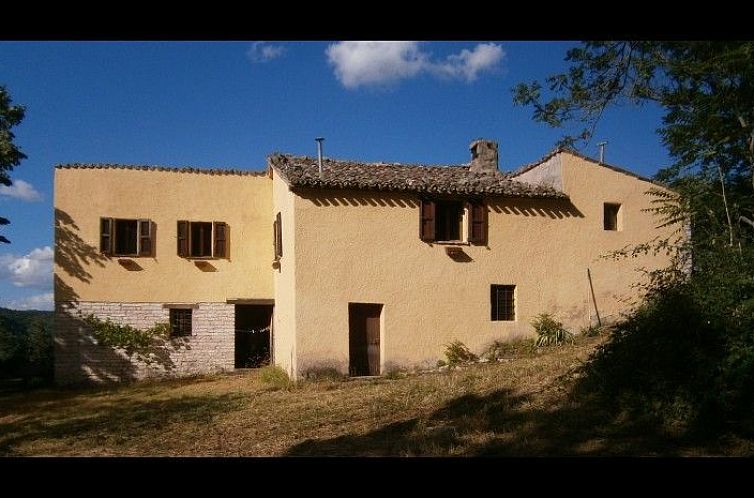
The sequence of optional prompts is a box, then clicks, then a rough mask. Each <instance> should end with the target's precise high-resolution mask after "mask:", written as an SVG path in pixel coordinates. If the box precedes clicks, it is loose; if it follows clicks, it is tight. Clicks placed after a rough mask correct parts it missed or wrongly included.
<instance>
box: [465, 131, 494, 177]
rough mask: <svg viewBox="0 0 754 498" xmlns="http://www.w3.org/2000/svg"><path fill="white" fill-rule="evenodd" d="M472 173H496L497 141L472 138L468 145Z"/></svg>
mask: <svg viewBox="0 0 754 498" xmlns="http://www.w3.org/2000/svg"><path fill="white" fill-rule="evenodd" d="M469 149H470V150H471V166H470V167H469V171H471V172H473V173H497V142H493V141H492V140H482V139H479V140H474V141H473V142H471V145H469Z"/></svg>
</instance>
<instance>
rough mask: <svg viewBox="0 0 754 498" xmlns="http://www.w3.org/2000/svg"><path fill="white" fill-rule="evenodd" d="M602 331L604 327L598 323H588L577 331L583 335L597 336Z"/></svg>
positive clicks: (602, 332) (603, 331)
mask: <svg viewBox="0 0 754 498" xmlns="http://www.w3.org/2000/svg"><path fill="white" fill-rule="evenodd" d="M604 333H605V327H602V326H600V325H589V326H588V327H584V328H582V329H581V330H580V331H579V334H581V335H583V336H584V337H597V336H599V335H602V334H604Z"/></svg>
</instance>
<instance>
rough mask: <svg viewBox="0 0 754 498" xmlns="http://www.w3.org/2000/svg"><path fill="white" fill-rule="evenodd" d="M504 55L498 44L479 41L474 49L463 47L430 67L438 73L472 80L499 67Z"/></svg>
mask: <svg viewBox="0 0 754 498" xmlns="http://www.w3.org/2000/svg"><path fill="white" fill-rule="evenodd" d="M503 57H505V52H504V51H503V48H502V47H501V46H500V45H495V44H494V43H480V44H479V45H477V46H476V47H474V50H468V49H465V48H464V49H463V50H461V52H460V53H458V54H452V55H450V56H448V58H447V59H446V60H445V62H442V63H439V64H435V65H434V67H433V68H432V70H433V71H435V72H437V73H438V74H443V75H447V76H450V77H454V78H460V79H463V80H466V81H474V80H476V79H477V78H478V77H479V73H481V72H483V71H489V70H491V69H494V68H497V67H499V64H500V62H501V61H502V60H503Z"/></svg>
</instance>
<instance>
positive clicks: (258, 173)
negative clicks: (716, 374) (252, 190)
mask: <svg viewBox="0 0 754 498" xmlns="http://www.w3.org/2000/svg"><path fill="white" fill-rule="evenodd" d="M55 168H57V169H131V170H142V171H170V172H173V173H199V174H205V175H241V176H247V175H248V176H263V175H266V174H267V172H266V171H264V170H262V171H258V170H244V169H223V168H199V167H189V166H184V167H172V166H151V165H150V166H147V165H137V164H109V163H103V164H95V163H70V164H58V165H56V166H55Z"/></svg>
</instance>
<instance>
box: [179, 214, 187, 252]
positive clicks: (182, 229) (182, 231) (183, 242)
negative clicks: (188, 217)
mask: <svg viewBox="0 0 754 498" xmlns="http://www.w3.org/2000/svg"><path fill="white" fill-rule="evenodd" d="M188 254H189V222H188V221H183V220H182V221H179V222H178V256H180V257H182V258H185V257H188Z"/></svg>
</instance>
